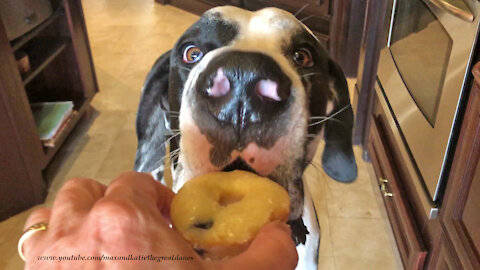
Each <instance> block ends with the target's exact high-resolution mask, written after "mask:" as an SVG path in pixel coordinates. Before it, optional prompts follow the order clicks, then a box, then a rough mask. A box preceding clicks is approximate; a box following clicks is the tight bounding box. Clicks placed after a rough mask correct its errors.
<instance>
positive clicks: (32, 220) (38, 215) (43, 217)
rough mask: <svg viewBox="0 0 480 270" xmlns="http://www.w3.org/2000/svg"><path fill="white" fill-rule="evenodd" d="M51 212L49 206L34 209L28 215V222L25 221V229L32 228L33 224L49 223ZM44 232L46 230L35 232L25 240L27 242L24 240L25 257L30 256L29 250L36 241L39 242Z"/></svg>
mask: <svg viewBox="0 0 480 270" xmlns="http://www.w3.org/2000/svg"><path fill="white" fill-rule="evenodd" d="M50 214H51V209H47V208H38V209H35V210H33V212H32V213H31V214H30V216H29V217H28V219H27V222H25V226H24V227H23V230H24V231H25V230H27V229H28V228H30V227H31V226H32V225H35V224H37V223H40V222H43V223H47V224H48V223H49V220H50ZM44 233H45V232H44V231H39V232H35V233H34V234H32V235H31V236H30V237H29V238H28V239H27V240H25V242H23V246H22V250H23V255H24V256H25V258H29V253H28V251H29V250H31V247H32V246H34V245H35V243H38V241H41V238H42V237H43V235H44Z"/></svg>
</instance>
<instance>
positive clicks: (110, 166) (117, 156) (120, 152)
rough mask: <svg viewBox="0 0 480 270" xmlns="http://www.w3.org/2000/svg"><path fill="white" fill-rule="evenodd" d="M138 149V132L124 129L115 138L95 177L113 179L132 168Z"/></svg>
mask: <svg viewBox="0 0 480 270" xmlns="http://www.w3.org/2000/svg"><path fill="white" fill-rule="evenodd" d="M136 149H137V139H136V133H135V132H134V131H131V130H125V131H122V132H121V133H120V134H119V136H118V137H117V138H116V139H115V141H114V143H113V146H112V148H110V151H109V152H108V154H107V156H106V157H105V158H104V160H103V162H102V163H101V166H100V168H99V170H98V172H97V174H96V175H95V177H96V178H103V179H108V178H110V179H113V178H115V177H117V176H118V175H119V174H121V173H122V172H125V171H130V170H132V169H133V163H134V161H135V151H136Z"/></svg>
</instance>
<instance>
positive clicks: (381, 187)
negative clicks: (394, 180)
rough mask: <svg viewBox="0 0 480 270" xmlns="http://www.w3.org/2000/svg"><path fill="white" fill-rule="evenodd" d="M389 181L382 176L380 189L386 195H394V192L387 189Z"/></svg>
mask: <svg viewBox="0 0 480 270" xmlns="http://www.w3.org/2000/svg"><path fill="white" fill-rule="evenodd" d="M387 183H388V180H387V179H384V178H380V190H381V191H382V193H383V196H384V197H393V193H391V192H388V191H387V185H386V184H387Z"/></svg>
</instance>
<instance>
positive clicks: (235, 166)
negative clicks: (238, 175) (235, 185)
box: [222, 157, 258, 175]
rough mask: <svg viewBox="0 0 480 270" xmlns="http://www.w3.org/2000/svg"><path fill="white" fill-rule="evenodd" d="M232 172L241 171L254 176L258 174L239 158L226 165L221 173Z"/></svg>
mask: <svg viewBox="0 0 480 270" xmlns="http://www.w3.org/2000/svg"><path fill="white" fill-rule="evenodd" d="M234 170H243V171H249V172H252V173H254V174H257V175H258V172H256V171H255V170H254V169H253V168H252V167H250V165H248V164H247V163H246V162H245V160H243V159H242V158H241V157H238V158H237V159H236V160H235V161H233V162H232V163H230V164H228V165H227V166H225V167H224V168H223V169H222V171H224V172H231V171H234Z"/></svg>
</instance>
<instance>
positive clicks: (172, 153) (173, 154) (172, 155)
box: [160, 148, 180, 162]
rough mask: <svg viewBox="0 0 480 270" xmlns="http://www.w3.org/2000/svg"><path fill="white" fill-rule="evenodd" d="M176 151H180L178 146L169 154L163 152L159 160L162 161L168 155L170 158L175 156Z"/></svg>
mask: <svg viewBox="0 0 480 270" xmlns="http://www.w3.org/2000/svg"><path fill="white" fill-rule="evenodd" d="M178 152H180V148H178V149H175V150H173V151H170V153H169V154H165V156H163V158H161V159H160V162H163V161H164V160H165V159H166V158H167V157H169V156H170V159H172V158H173V157H174V156H175V154H177V153H178Z"/></svg>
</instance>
